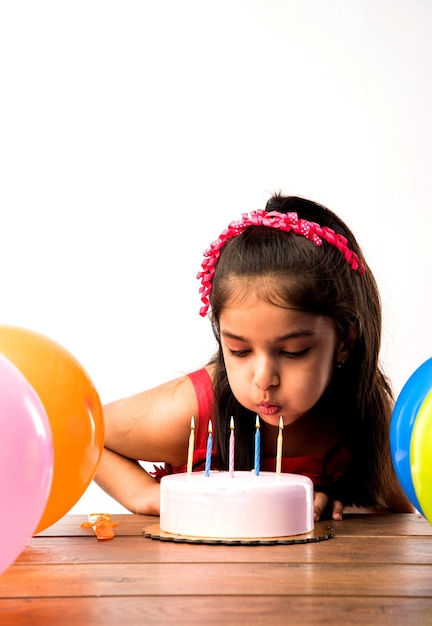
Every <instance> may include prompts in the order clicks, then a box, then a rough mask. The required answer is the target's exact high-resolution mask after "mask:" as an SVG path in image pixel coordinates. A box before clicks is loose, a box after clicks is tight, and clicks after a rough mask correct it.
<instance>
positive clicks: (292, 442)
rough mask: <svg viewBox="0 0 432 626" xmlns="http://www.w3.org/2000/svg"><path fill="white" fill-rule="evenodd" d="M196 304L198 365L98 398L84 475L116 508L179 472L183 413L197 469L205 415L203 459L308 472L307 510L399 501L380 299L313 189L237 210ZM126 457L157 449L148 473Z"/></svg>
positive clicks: (397, 504) (349, 237)
mask: <svg viewBox="0 0 432 626" xmlns="http://www.w3.org/2000/svg"><path fill="white" fill-rule="evenodd" d="M198 278H200V280H201V282H202V287H201V296H202V304H203V306H202V308H201V311H200V313H201V315H206V314H207V311H208V309H209V308H210V310H211V313H210V318H211V323H212V327H213V331H214V335H215V337H216V340H217V344H218V350H217V353H216V355H215V356H214V358H213V359H212V360H211V361H210V362H209V363H208V365H207V366H206V367H205V368H203V369H201V370H199V371H197V372H193V373H191V374H189V375H187V376H183V377H180V378H178V379H176V380H173V381H171V382H168V383H166V384H163V385H161V386H159V387H156V388H155V389H152V390H149V391H144V392H142V393H139V394H137V395H135V396H132V397H129V398H125V399H123V400H119V401H116V402H113V403H111V404H109V405H107V406H106V407H105V418H106V447H105V450H104V452H103V455H102V460H101V463H100V465H99V468H98V472H97V475H96V482H97V483H98V484H99V485H100V486H101V487H102V488H103V489H104V490H105V491H106V492H108V493H109V494H110V495H112V496H113V497H114V498H116V499H117V500H118V501H119V502H120V503H122V504H123V505H124V506H125V507H126V508H128V509H129V510H131V511H133V512H137V513H146V514H155V515H158V514H159V480H160V477H161V475H163V473H167V472H168V473H170V472H178V471H186V462H187V455H188V440H189V434H190V428H191V416H194V418H195V426H196V433H195V441H196V445H195V452H194V459H193V460H194V466H193V469H194V470H202V469H204V463H205V456H206V441H207V434H208V424H209V420H210V419H211V420H212V425H213V435H214V448H213V458H212V469H225V470H227V469H228V450H229V435H230V418H231V416H232V417H233V418H234V424H235V436H236V450H235V453H236V456H235V469H238V470H249V469H252V468H253V467H254V433H255V424H256V416H257V415H258V416H259V420H260V429H261V463H260V465H261V469H262V470H263V471H275V463H276V449H277V435H278V432H279V421H280V417H281V416H282V419H283V427H284V431H283V435H284V436H283V452H282V471H283V472H294V473H299V474H305V475H307V476H309V477H310V478H311V479H312V480H313V482H314V485H315V519H316V520H318V519H320V517H322V516H323V515H324V514H327V513H328V514H329V515H332V517H333V519H341V517H342V513H343V510H344V507H348V506H352V505H355V506H360V507H367V508H371V509H377V508H378V509H389V510H393V511H398V512H412V511H413V509H412V507H411V505H410V503H409V501H408V499H407V498H406V496H405V495H404V493H403V491H402V489H401V487H400V485H399V483H398V482H397V479H396V476H395V474H394V471H393V468H392V463H391V457H390V452H389V421H390V417H391V410H392V394H391V390H390V387H389V383H388V381H387V380H386V378H385V376H384V375H383V373H382V371H381V369H380V366H379V361H378V357H379V349H380V338H381V306H380V298H379V294H378V290H377V286H376V283H375V280H374V277H373V275H372V272H371V270H370V269H369V267H368V266H367V265H366V262H365V260H364V258H363V254H362V252H361V250H360V247H359V245H358V244H357V242H356V240H355V238H354V236H353V234H352V233H351V231H350V230H349V229H348V227H347V226H346V225H345V224H344V223H343V222H342V220H341V219H339V218H338V217H337V216H336V215H335V214H334V213H332V212H331V211H329V210H328V209H326V208H324V207H323V206H321V205H319V204H316V203H314V202H311V201H308V200H305V199H301V198H297V197H283V196H281V195H275V196H273V197H272V198H271V199H270V200H269V202H268V203H267V206H266V210H265V211H262V210H261V211H256V212H253V213H251V214H249V215H243V216H242V217H241V219H240V220H239V221H238V222H233V223H232V224H230V225H229V227H228V228H227V230H225V231H224V232H223V233H222V235H221V236H220V237H219V239H217V240H216V241H215V242H214V243H213V244H212V245H211V247H210V249H209V250H207V251H206V253H205V259H204V262H203V265H202V271H201V272H200V273H199V274H198ZM137 459H139V460H144V461H150V462H157V461H163V462H164V463H165V466H164V468H163V469H162V468H156V471H155V472H154V473H153V475H151V474H150V473H147V472H146V471H145V470H144V469H143V468H142V466H141V465H140V464H139V463H138V461H137Z"/></svg>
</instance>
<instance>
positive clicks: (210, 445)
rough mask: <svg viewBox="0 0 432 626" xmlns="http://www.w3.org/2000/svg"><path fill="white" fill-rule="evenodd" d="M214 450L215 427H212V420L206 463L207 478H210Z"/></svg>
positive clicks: (209, 427) (209, 429)
mask: <svg viewBox="0 0 432 626" xmlns="http://www.w3.org/2000/svg"><path fill="white" fill-rule="evenodd" d="M212 448H213V427H212V422H211V420H209V424H208V437H207V453H206V462H205V475H206V476H210V463H211V455H212Z"/></svg>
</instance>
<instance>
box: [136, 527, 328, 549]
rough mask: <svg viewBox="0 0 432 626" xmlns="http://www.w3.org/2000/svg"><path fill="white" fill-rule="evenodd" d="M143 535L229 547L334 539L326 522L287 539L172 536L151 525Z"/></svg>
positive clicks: (149, 537)
mask: <svg viewBox="0 0 432 626" xmlns="http://www.w3.org/2000/svg"><path fill="white" fill-rule="evenodd" d="M143 533H144V535H145V536H146V537H147V538H148V539H157V540H160V541H174V542H175V543H201V544H224V545H230V546H272V545H276V544H282V545H293V544H298V543H312V542H316V541H325V540H326V539H331V538H332V537H334V535H335V532H334V529H333V528H331V527H330V526H329V525H328V522H316V523H315V528H314V529H313V530H311V532H309V533H305V534H303V535H291V536H289V537H264V538H262V537H257V538H254V537H247V538H244V539H241V538H235V537H232V538H227V537H221V538H218V537H193V536H188V535H174V534H172V533H167V532H165V531H164V530H161V528H160V526H159V524H153V525H152V526H148V527H147V528H144V530H143Z"/></svg>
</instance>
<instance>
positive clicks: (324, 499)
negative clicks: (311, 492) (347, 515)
mask: <svg viewBox="0 0 432 626" xmlns="http://www.w3.org/2000/svg"><path fill="white" fill-rule="evenodd" d="M328 504H329V497H328V495H327V494H325V493H324V492H323V491H316V492H315V497H314V521H315V522H318V520H319V519H320V517H321V515H322V514H323V512H324V510H325V509H326V507H327V506H328ZM331 506H332V519H334V520H341V519H342V514H343V509H344V507H343V503H342V502H341V501H340V500H333V502H332V504H331Z"/></svg>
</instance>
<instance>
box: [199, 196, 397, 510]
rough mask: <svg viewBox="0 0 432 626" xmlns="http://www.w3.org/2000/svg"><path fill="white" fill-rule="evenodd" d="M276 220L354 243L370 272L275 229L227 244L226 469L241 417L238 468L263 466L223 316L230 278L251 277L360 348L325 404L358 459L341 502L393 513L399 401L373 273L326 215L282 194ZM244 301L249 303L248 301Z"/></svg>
mask: <svg viewBox="0 0 432 626" xmlns="http://www.w3.org/2000/svg"><path fill="white" fill-rule="evenodd" d="M266 211H278V212H280V213H287V212H290V211H293V212H296V213H297V214H298V217H299V218H303V219H306V220H309V221H311V222H316V223H318V224H319V225H320V226H327V227H329V228H331V229H333V230H334V231H335V232H336V233H339V234H342V235H344V236H345V237H346V238H347V240H348V246H349V248H350V249H351V250H353V251H354V252H355V253H356V254H357V255H358V256H359V257H360V258H361V259H362V260H363V262H364V264H365V267H366V272H365V273H364V274H363V275H362V276H360V275H359V274H358V273H357V272H355V271H353V270H352V269H351V267H350V266H349V264H348V263H347V261H346V260H345V258H344V256H343V255H342V254H341V253H340V252H339V251H338V250H337V249H336V248H335V247H333V246H332V245H330V244H328V243H326V242H323V244H322V245H321V246H316V245H315V244H314V243H312V242H311V241H309V240H307V239H306V238H305V237H303V236H301V235H296V234H294V233H292V232H282V231H280V230H277V229H273V228H268V227H265V226H251V227H249V228H247V229H246V230H245V231H244V232H243V233H242V234H241V235H238V236H236V237H233V238H231V239H229V240H228V241H227V242H226V244H225V245H224V247H223V248H222V250H221V255H220V258H219V260H218V262H217V264H216V271H215V275H214V277H213V280H212V288H211V293H210V303H211V320H212V326H213V331H214V334H215V337H216V339H217V341H218V344H219V345H218V351H217V353H216V355H215V357H214V363H215V364H216V375H215V411H216V415H215V418H216V419H215V441H216V446H217V453H218V456H219V458H220V463H221V467H222V468H223V469H227V468H228V440H229V434H230V429H229V417H230V416H231V415H232V416H234V418H235V424H236V433H237V437H236V468H237V469H244V470H249V469H251V468H252V467H253V440H254V438H253V434H254V429H255V415H254V414H252V413H251V412H250V411H248V410H247V409H245V408H244V407H243V406H242V405H240V404H239V403H238V402H237V400H236V399H235V397H234V396H233V394H232V392H231V389H230V386H229V384H228V380H227V375H226V370H225V365H224V359H223V354H222V349H221V345H220V338H219V316H220V313H221V311H222V309H223V308H224V306H225V305H226V303H227V302H228V300H229V299H230V298H232V297H233V295H234V294H233V293H232V287H231V282H230V280H229V279H230V278H232V277H239V278H241V279H242V280H243V284H244V294H247V291H248V285H249V284H250V282H251V281H256V278H257V277H263V280H261V281H260V283H259V284H260V296H261V297H263V298H265V299H266V300H267V301H268V302H271V303H273V304H277V305H282V306H283V305H284V303H287V302H289V303H291V306H292V303H293V302H294V303H295V305H296V306H297V307H298V308H300V309H301V310H304V311H307V312H311V313H316V314H320V315H326V316H329V317H331V318H332V319H333V320H334V321H335V324H336V328H337V332H338V336H339V338H340V339H342V340H344V341H346V342H352V343H353V347H352V350H351V353H350V356H349V358H348V360H347V362H346V363H345V364H344V366H343V367H342V368H341V369H337V370H335V373H334V375H333V378H332V380H331V382H330V385H329V387H328V389H327V390H326V392H325V393H324V395H323V397H322V398H321V399H320V400H319V403H320V404H322V408H323V410H325V411H329V412H330V414H331V416H332V417H333V418H334V420H335V423H336V425H337V427H338V429H339V431H340V432H341V435H342V438H343V440H344V442H345V443H346V445H347V446H348V447H349V449H350V451H351V455H352V462H351V464H350V468H349V470H348V474H347V475H346V476H345V479H344V483H343V484H341V486H340V489H341V492H338V494H337V498H338V499H341V500H342V501H343V502H344V504H345V505H349V504H356V505H359V506H386V503H387V501H388V499H389V496H390V492H391V489H392V485H393V476H394V475H393V472H392V465H391V458H390V450H389V434H388V433H389V422H390V417H391V410H392V404H393V402H392V401H393V398H392V393H391V389H390V386H389V383H388V381H387V379H386V378H385V376H384V374H383V372H382V371H381V368H380V365H379V351H380V341H381V301H380V296H379V292H378V289H377V285H376V282H375V279H374V277H373V274H372V272H371V271H370V268H368V266H367V264H366V262H365V261H364V257H363V253H362V251H361V249H360V247H359V245H358V243H357V241H356V239H355V237H354V235H353V233H352V232H351V231H350V229H349V228H348V227H347V225H346V224H345V223H344V222H343V221H342V220H341V219H340V218H339V217H338V216H337V215H335V214H334V213H333V212H332V211H330V210H329V209H327V208H325V207H324V206H322V205H320V204H317V203H315V202H312V201H310V200H306V199H303V198H299V197H295V196H288V197H284V196H282V195H280V194H276V195H274V196H273V197H272V198H271V199H270V200H269V201H268V203H267V206H266ZM266 277H268V278H269V283H268V288H266V286H265V284H266V281H265V278H266ZM270 278H271V280H270ZM274 278H276V279H277V287H276V288H275V281H274ZM293 278H295V280H293ZM254 285H255V283H254ZM236 286H237V288H238V281H237V282H236ZM235 296H236V297H238V298H241V297H242V294H238V293H236V294H235ZM344 485H345V487H344Z"/></svg>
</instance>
